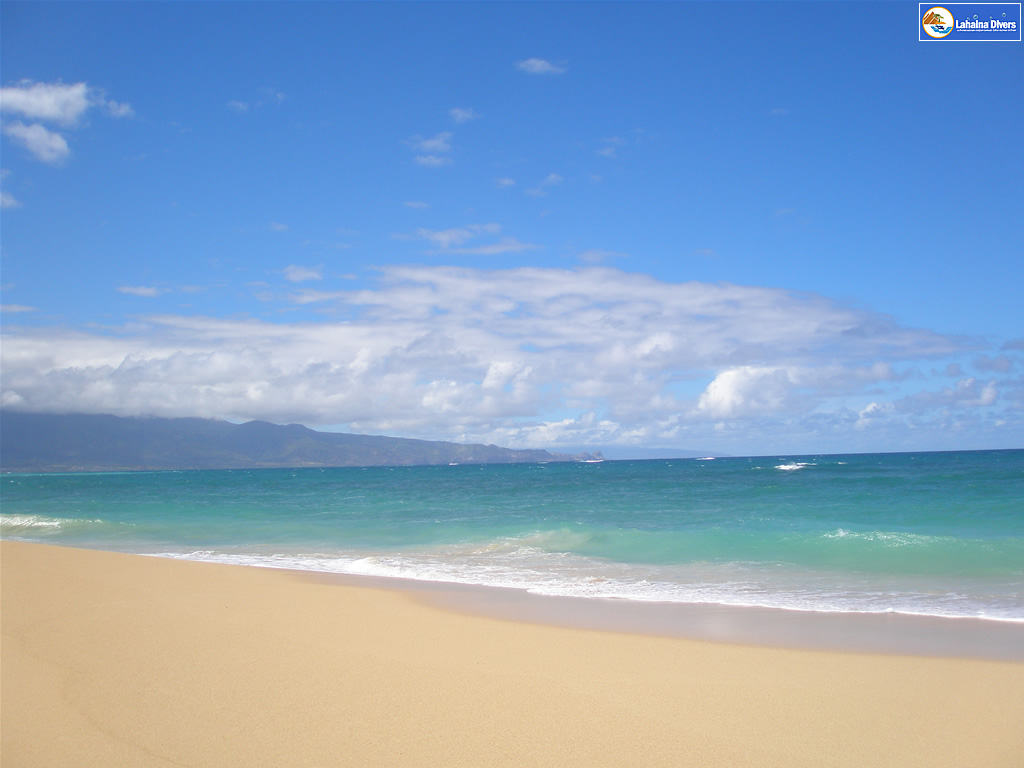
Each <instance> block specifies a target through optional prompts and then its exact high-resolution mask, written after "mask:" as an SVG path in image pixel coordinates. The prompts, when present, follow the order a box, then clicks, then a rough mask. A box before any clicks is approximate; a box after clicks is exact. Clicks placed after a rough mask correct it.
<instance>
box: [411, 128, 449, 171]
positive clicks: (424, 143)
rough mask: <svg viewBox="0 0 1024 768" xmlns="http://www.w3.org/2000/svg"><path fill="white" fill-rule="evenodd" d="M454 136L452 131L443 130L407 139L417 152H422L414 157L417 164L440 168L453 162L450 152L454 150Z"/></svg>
mask: <svg viewBox="0 0 1024 768" xmlns="http://www.w3.org/2000/svg"><path fill="white" fill-rule="evenodd" d="M453 136H454V134H453V133H452V132H451V131H441V132H440V133H438V134H435V135H434V136H430V137H427V138H423V137H422V136H414V137H413V138H411V139H409V140H408V141H406V143H407V144H408V145H409V146H410V147H412V148H413V150H414V151H415V152H419V153H420V154H418V155H416V157H415V158H414V160H415V162H416V164H417V165H421V166H424V167H426V168H440V167H442V166H445V165H451V163H452V158H451V157H449V156H448V154H449V153H450V152H451V151H452V137H453Z"/></svg>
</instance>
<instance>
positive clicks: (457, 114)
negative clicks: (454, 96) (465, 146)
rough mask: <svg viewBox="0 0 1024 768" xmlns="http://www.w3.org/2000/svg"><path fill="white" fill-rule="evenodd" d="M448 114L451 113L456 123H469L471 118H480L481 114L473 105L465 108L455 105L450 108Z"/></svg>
mask: <svg viewBox="0 0 1024 768" xmlns="http://www.w3.org/2000/svg"><path fill="white" fill-rule="evenodd" d="M448 114H449V115H451V118H452V120H454V121H455V122H456V123H467V122H469V121H470V120H479V119H480V117H481V115H480V113H479V112H477V111H476V110H475V109H473V108H472V107H470V108H468V109H463V108H460V107H453V108H452V109H449V110H448Z"/></svg>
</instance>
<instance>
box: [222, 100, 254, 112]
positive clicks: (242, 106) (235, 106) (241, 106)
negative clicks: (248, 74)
mask: <svg viewBox="0 0 1024 768" xmlns="http://www.w3.org/2000/svg"><path fill="white" fill-rule="evenodd" d="M227 108H228V109H230V110H231V111H232V112H238V113H239V114H245V113H246V112H248V111H249V105H248V104H247V103H246V102H244V101H237V100H234V99H233V100H231V101H229V102H228V103H227Z"/></svg>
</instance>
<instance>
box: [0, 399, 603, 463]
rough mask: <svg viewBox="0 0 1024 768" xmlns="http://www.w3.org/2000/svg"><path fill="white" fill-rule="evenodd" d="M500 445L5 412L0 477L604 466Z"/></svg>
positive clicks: (0, 417) (262, 424) (261, 424)
mask: <svg viewBox="0 0 1024 768" xmlns="http://www.w3.org/2000/svg"><path fill="white" fill-rule="evenodd" d="M602 458H603V457H602V456H601V453H600V451H597V452H594V453H579V454H575V455H569V454H562V453H551V452H549V451H544V450H515V449H512V448H499V447H498V446H496V445H480V444H469V445H466V444H461V443H448V442H439V441H433V440H411V439H406V438H399V437H382V436H376V435H353V434H346V433H338V432H317V431H315V430H312V429H309V428H308V427H304V426H302V425H301V424H288V425H287V426H283V425H279V424H271V423H269V422H266V421H250V422H246V423H245V424H233V423H231V422H228V421H222V420H219V419H199V418H181V419H165V418H156V417H130V418H125V417H120V416H109V415H92V414H47V413H24V412H20V411H7V410H5V411H2V412H0V470H2V471H4V472H110V471H118V470H147V469H148V470H152V469H245V468H261V467H268V468H269V467H376V466H412V465H429V464H512V463H524V462H544V461H595V460H601V459H602Z"/></svg>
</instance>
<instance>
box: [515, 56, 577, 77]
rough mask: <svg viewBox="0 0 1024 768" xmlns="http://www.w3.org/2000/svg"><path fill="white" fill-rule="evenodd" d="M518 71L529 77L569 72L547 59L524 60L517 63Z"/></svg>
mask: <svg viewBox="0 0 1024 768" xmlns="http://www.w3.org/2000/svg"><path fill="white" fill-rule="evenodd" d="M516 69H518V70H519V71H520V72H526V73H527V74H528V75H561V74H563V73H564V72H566V71H568V69H567V67H564V66H559V65H557V64H552V63H551V62H550V61H546V60H545V59H523V60H522V61H517V62H516Z"/></svg>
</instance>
